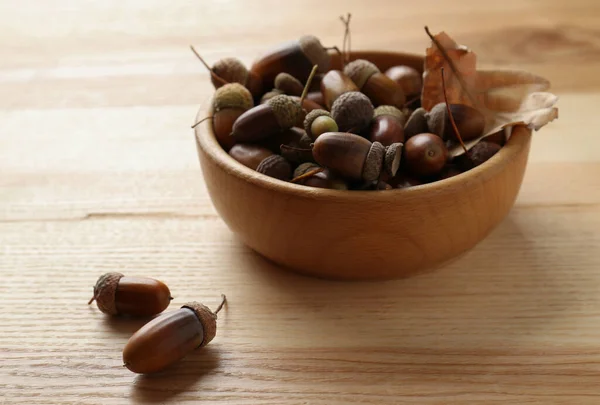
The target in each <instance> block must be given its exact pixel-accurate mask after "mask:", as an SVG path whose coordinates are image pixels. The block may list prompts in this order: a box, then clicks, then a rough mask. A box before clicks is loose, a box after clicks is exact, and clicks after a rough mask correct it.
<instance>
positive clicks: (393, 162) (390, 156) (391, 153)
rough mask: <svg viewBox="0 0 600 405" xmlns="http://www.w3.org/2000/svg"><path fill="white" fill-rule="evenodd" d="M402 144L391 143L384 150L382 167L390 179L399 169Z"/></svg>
mask: <svg viewBox="0 0 600 405" xmlns="http://www.w3.org/2000/svg"><path fill="white" fill-rule="evenodd" d="M403 146H404V144H402V143H393V144H391V145H390V146H388V147H387V148H385V158H384V162H383V166H384V167H385V171H386V172H387V173H388V174H389V175H390V176H392V177H394V176H395V175H396V173H397V172H398V169H399V168H400V160H401V159H402V147H403Z"/></svg>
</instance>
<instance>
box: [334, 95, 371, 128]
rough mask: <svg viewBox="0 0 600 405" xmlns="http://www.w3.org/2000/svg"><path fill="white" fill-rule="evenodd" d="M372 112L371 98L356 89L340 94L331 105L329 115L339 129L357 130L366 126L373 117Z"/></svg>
mask: <svg viewBox="0 0 600 405" xmlns="http://www.w3.org/2000/svg"><path fill="white" fill-rule="evenodd" d="M373 112H374V108H373V104H371V100H369V98H368V97H367V96H365V95H364V94H362V93H360V92H357V91H351V92H348V93H344V94H342V95H341V96H339V97H338V98H337V100H335V102H334V103H333V106H332V107H331V116H332V117H333V119H334V120H335V122H336V123H337V125H338V128H339V129H340V131H352V132H358V131H360V130H362V129H364V128H366V127H367V126H368V125H369V123H370V122H371V119H373Z"/></svg>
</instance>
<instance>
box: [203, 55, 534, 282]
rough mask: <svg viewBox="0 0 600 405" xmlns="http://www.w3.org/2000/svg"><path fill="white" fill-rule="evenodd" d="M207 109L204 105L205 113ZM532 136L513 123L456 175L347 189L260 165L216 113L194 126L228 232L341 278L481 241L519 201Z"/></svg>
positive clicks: (271, 255)
mask: <svg viewBox="0 0 600 405" xmlns="http://www.w3.org/2000/svg"><path fill="white" fill-rule="evenodd" d="M353 58H366V59H369V60H371V61H372V62H373V63H375V64H377V65H378V66H379V67H380V69H381V70H382V71H383V70H385V69H387V68H389V67H391V66H394V65H402V64H404V65H410V66H413V67H415V68H417V69H419V70H422V66H423V58H422V57H421V56H417V55H406V54H401V53H386V52H355V53H354V54H353ZM337 63H338V64H339V60H338V61H337ZM205 116H206V111H205V110H202V111H200V112H199V114H198V117H199V118H202V117H205ZM530 141H531V132H530V131H529V130H528V129H526V128H525V127H516V128H515V129H514V130H513V134H512V136H511V138H510V139H509V141H508V142H507V143H506V145H505V146H504V147H503V148H502V149H501V150H500V152H498V153H497V154H496V155H495V156H493V157H492V158H491V159H490V160H488V161H487V162H485V163H484V164H482V165H481V166H478V167H476V168H475V169H472V170H470V171H468V172H465V173H462V174H460V175H458V176H455V177H451V178H449V179H446V180H441V181H437V182H434V183H430V184H425V185H420V186H416V187H411V188H407V189H396V190H387V191H340V190H327V189H319V188H311V187H306V186H302V185H296V184H292V183H287V182H283V181H280V180H276V179H273V178H270V177H267V176H265V175H262V174H260V173H257V172H255V171H253V170H251V169H249V168H247V167H245V166H243V165H242V164H240V163H238V162H237V161H235V160H234V159H233V158H231V157H230V156H229V155H228V154H227V153H226V152H225V151H224V150H223V149H222V148H221V147H220V146H219V144H218V143H217V141H216V139H215V136H214V134H213V130H212V120H207V121H206V124H205V125H200V126H198V127H197V129H196V143H197V147H198V156H199V159H200V164H201V168H202V173H203V175H204V180H205V182H206V186H207V188H208V192H209V194H210V197H211V199H212V202H213V204H214V206H215V208H216V210H217V212H218V213H219V215H220V216H221V217H222V218H223V220H224V221H225V223H226V224H227V225H228V227H229V228H230V229H231V231H233V232H234V233H236V234H237V235H238V236H239V237H240V238H241V240H242V241H243V242H244V243H245V244H246V245H248V246H249V247H250V248H252V249H254V250H255V251H256V252H258V253H260V254H261V255H263V256H264V257H266V258H268V259H270V260H272V261H273V262H275V263H278V264H280V265H282V266H284V267H286V268H289V269H292V270H294V271H297V272H301V273H304V274H308V275H312V276H318V277H324V278H334V279H390V278H399V277H405V276H408V275H412V274H414V273H417V272H420V271H424V270H429V269H433V268H435V267H437V266H439V265H441V264H443V263H444V262H447V261H449V260H450V259H453V258H456V257H457V256H459V255H460V254H462V253H463V252H465V251H467V250H469V249H471V248H472V247H474V246H475V245H476V244H477V243H478V242H480V241H481V240H482V239H484V238H485V237H486V236H487V235H488V234H489V233H490V231H492V229H494V228H495V227H496V226H497V225H498V224H499V223H500V222H501V221H502V220H503V219H504V217H505V216H506V215H507V214H508V212H509V211H510V209H511V207H512V205H513V204H514V201H515V199H516V197H517V194H518V192H519V188H520V187H521V182H522V180H523V175H524V172H525V168H526V165H527V158H528V154H529V147H530Z"/></svg>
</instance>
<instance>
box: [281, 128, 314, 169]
mask: <svg viewBox="0 0 600 405" xmlns="http://www.w3.org/2000/svg"><path fill="white" fill-rule="evenodd" d="M302 133H303V135H302V136H301V137H300V139H298V140H297V141H294V142H289V143H286V144H280V146H279V152H280V154H281V156H283V157H284V158H285V159H286V160H287V161H289V162H292V163H296V164H300V163H305V162H314V161H315V159H314V157H313V154H312V147H311V144H312V139H310V138H309V137H308V135H306V133H305V132H304V131H302ZM294 177H295V176H294Z"/></svg>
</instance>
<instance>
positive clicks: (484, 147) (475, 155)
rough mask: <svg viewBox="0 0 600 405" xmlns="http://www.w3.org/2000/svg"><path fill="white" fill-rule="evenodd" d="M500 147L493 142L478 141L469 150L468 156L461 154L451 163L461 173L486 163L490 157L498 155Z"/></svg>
mask: <svg viewBox="0 0 600 405" xmlns="http://www.w3.org/2000/svg"><path fill="white" fill-rule="evenodd" d="M500 149H502V146H500V145H498V144H497V143H494V142H486V141H480V142H477V143H476V144H475V145H474V146H473V147H472V148H471V149H469V155H468V156H467V155H466V154H462V155H460V156H457V157H455V158H454V160H453V162H454V163H456V165H457V166H458V167H459V168H460V169H461V170H463V171H467V170H470V169H472V168H474V167H477V166H479V165H481V164H483V163H484V162H487V161H488V160H489V159H490V158H491V157H492V156H494V155H495V154H496V153H498V152H499V151H500Z"/></svg>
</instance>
